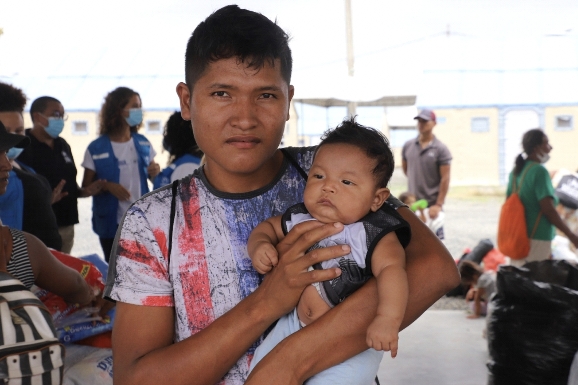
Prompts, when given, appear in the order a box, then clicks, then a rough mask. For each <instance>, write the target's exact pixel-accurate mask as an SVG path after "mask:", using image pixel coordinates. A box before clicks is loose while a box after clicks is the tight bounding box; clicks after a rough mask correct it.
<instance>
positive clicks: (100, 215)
mask: <svg viewBox="0 0 578 385" xmlns="http://www.w3.org/2000/svg"><path fill="white" fill-rule="evenodd" d="M142 116H143V114H142V108H141V100H140V95H139V94H138V93H136V92H135V91H133V90H131V89H130V88H127V87H119V88H117V89H115V90H114V91H112V92H110V93H109V94H108V95H107V96H106V97H105V99H104V104H103V105H102V108H101V110H100V137H99V138H98V139H96V140H94V141H93V142H92V143H90V144H89V145H88V149H87V150H86V152H85V154H84V161H83V162H82V166H83V167H84V169H85V170H84V179H83V181H82V186H83V187H84V186H89V185H90V184H91V183H93V182H94V181H95V180H97V179H101V180H103V181H105V182H104V183H103V186H102V192H101V193H100V194H97V195H95V196H94V197H93V204H92V229H93V230H94V232H95V233H96V234H97V235H98V236H99V238H100V244H101V246H102V250H103V252H104V256H105V259H106V261H107V262H108V260H109V258H110V251H111V249H112V244H113V241H114V236H115V234H116V229H117V228H118V224H119V222H120V220H121V219H122V217H123V215H124V213H125V212H126V210H127V209H128V208H129V206H130V205H131V203H132V202H134V201H135V200H136V199H138V198H140V196H141V195H143V194H145V193H147V192H148V191H149V188H148V184H147V177H148V178H150V179H151V180H153V179H154V178H155V177H156V176H157V175H158V173H159V172H160V167H159V165H158V164H157V163H155V162H154V160H153V159H154V157H155V155H156V152H155V150H154V149H153V147H152V145H151V144H150V142H149V141H148V140H147V138H145V137H144V136H143V135H140V134H138V133H137V130H138V129H139V127H140V126H141V123H142Z"/></svg>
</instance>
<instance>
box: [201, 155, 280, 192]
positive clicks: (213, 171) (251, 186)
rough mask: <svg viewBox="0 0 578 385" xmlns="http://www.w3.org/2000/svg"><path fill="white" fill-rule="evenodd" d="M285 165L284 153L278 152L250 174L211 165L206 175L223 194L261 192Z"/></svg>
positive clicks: (206, 170)
mask: <svg viewBox="0 0 578 385" xmlns="http://www.w3.org/2000/svg"><path fill="white" fill-rule="evenodd" d="M282 165H283V153H282V152H281V151H279V150H278V151H277V152H276V153H275V155H273V157H272V158H271V159H270V161H269V162H268V163H266V164H264V165H263V166H261V167H260V168H259V169H258V170H256V171H254V172H252V173H250V174H236V173H228V172H226V171H225V170H223V169H220V168H219V167H218V166H214V167H213V168H211V163H210V162H209V163H207V164H205V165H204V169H203V171H204V173H205V176H206V178H207V180H208V181H209V183H210V184H211V186H213V188H215V189H216V190H219V191H220V192H223V193H229V194H241V193H248V192H251V191H255V190H259V189H260V188H263V187H265V186H267V185H268V184H269V183H271V182H272V181H273V179H275V177H276V176H277V174H278V173H279V171H280V169H281V166H282Z"/></svg>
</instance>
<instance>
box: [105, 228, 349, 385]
mask: <svg viewBox="0 0 578 385" xmlns="http://www.w3.org/2000/svg"><path fill="white" fill-rule="evenodd" d="M342 229H343V225H338V226H335V225H333V224H328V225H321V223H319V222H316V221H310V222H306V223H302V224H299V225H297V226H295V228H294V229H293V231H292V232H291V233H289V234H288V235H287V236H286V237H285V238H284V239H283V241H281V243H280V245H281V247H282V249H283V251H284V252H283V258H282V259H280V261H279V265H278V266H277V267H275V268H274V269H273V270H272V271H271V272H270V273H269V274H267V276H266V277H265V279H264V280H263V283H262V284H261V285H260V286H259V288H258V289H257V290H255V292H253V293H252V294H251V295H249V296H248V297H247V298H245V299H244V300H243V301H241V302H240V303H239V304H238V305H237V306H235V307H234V308H233V309H231V310H230V311H229V312H227V313H225V314H224V315H223V316H221V317H219V318H217V319H216V320H215V321H214V322H213V323H212V324H210V325H209V326H208V327H206V328H205V329H203V330H201V331H199V332H198V333H196V334H194V335H193V336H191V337H189V338H187V339H185V340H183V341H180V342H177V343H174V344H173V335H174V325H175V318H174V317H175V315H174V308H172V307H162V306H161V307H155V306H142V305H130V304H127V303H120V302H119V303H118V305H117V310H116V311H117V312H116V319H115V325H114V329H113V357H114V383H115V384H121V385H122V384H139V385H140V384H159V383H166V384H171V385H178V384H190V383H191V382H194V383H195V384H211V385H212V384H215V383H217V382H218V381H219V380H220V379H221V378H222V376H223V375H224V374H225V373H227V372H228V371H229V370H230V368H231V367H232V366H233V365H234V364H235V363H236V362H237V360H238V359H239V358H240V357H241V356H242V355H243V354H244V353H245V352H246V351H247V349H248V348H249V347H250V346H251V344H253V342H255V340H257V338H258V337H259V336H260V335H261V334H262V333H263V332H264V331H265V330H266V328H267V327H269V326H270V325H271V324H272V323H273V322H274V321H275V320H277V319H278V318H279V317H280V316H281V315H283V314H286V313H287V312H289V311H290V310H291V309H292V308H294V307H295V305H296V303H297V301H298V299H299V297H300V295H301V293H302V292H303V289H304V288H305V287H306V286H308V285H310V284H311V283H312V282H316V281H324V280H328V279H333V278H335V277H337V276H338V275H339V274H340V273H341V270H339V269H328V270H314V271H311V272H308V271H307V268H308V267H309V266H311V265H313V264H315V263H317V262H320V261H322V260H327V259H332V258H336V257H338V256H342V255H346V254H348V253H349V247H347V246H334V247H331V248H325V249H318V250H315V251H312V252H310V253H308V254H305V251H306V250H307V249H308V248H309V247H311V246H312V245H313V244H314V243H316V242H317V241H319V240H321V239H324V238H326V237H328V236H329V235H331V234H335V233H338V232H339V231H341V230H342ZM269 380H270V379H269Z"/></svg>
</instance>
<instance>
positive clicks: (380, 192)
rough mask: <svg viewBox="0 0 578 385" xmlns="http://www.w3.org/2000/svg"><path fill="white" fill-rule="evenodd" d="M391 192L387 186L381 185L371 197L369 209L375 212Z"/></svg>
mask: <svg viewBox="0 0 578 385" xmlns="http://www.w3.org/2000/svg"><path fill="white" fill-rule="evenodd" d="M390 195H391V193H390V192H389V189H388V188H387V187H382V188H380V189H377V191H376V192H375V196H374V197H373V202H372V203H371V211H373V212H375V211H377V210H379V208H380V207H381V206H382V205H383V203H384V202H385V201H386V200H387V198H389V196H390Z"/></svg>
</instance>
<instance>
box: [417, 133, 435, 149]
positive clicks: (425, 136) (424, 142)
mask: <svg viewBox="0 0 578 385" xmlns="http://www.w3.org/2000/svg"><path fill="white" fill-rule="evenodd" d="M433 139H434V134H433V133H432V132H425V133H422V134H419V137H418V141H419V144H420V145H421V146H422V147H423V148H425V147H427V146H429V145H430V143H431V142H432V141H433Z"/></svg>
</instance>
